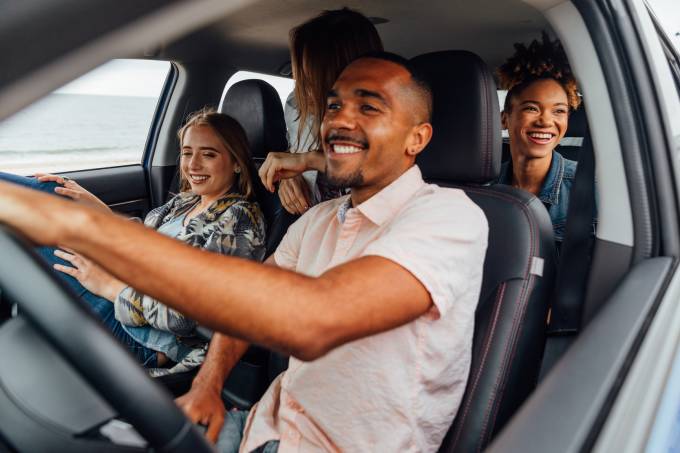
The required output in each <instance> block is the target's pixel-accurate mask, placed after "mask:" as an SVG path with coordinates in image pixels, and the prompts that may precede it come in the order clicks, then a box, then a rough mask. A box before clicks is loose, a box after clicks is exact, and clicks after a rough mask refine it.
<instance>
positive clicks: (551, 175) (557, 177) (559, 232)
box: [498, 151, 597, 247]
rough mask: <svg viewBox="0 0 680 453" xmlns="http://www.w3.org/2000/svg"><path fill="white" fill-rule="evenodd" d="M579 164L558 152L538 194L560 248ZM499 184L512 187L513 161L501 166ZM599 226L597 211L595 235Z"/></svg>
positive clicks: (593, 223)
mask: <svg viewBox="0 0 680 453" xmlns="http://www.w3.org/2000/svg"><path fill="white" fill-rule="evenodd" d="M576 166H577V163H576V162H575V161H573V160H569V159H565V158H564V157H562V155H561V154H560V153H558V152H556V151H553V153H552V160H551V162H550V169H549V170H548V174H547V175H546V177H545V181H543V186H542V187H541V191H540V192H539V194H538V198H539V200H541V201H542V202H543V205H544V206H545V207H546V209H547V210H548V214H550V221H551V222H552V225H553V232H554V233H555V242H556V243H557V244H558V247H559V246H560V245H561V244H562V241H563V240H564V230H565V226H566V224H567V209H568V207H569V198H570V197H569V196H570V194H571V187H572V186H573V184H574V177H575V176H576ZM498 183H500V184H507V185H512V161H509V162H505V163H504V164H503V165H502V166H501V173H500V176H499V178H498ZM596 226H597V211H596V212H595V213H593V222H592V229H593V234H594V233H595V227H596Z"/></svg>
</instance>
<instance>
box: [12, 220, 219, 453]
mask: <svg viewBox="0 0 680 453" xmlns="http://www.w3.org/2000/svg"><path fill="white" fill-rule="evenodd" d="M0 250H2V258H0V288H2V290H3V292H4V294H5V295H6V296H7V298H8V299H9V300H12V301H14V302H15V303H16V304H17V305H18V307H19V309H20V312H21V314H22V316H23V317H25V319H26V320H27V322H28V323H29V324H31V326H32V327H34V328H35V331H36V332H38V333H39V334H40V335H41V336H43V337H44V338H45V340H47V341H48V342H49V343H50V344H51V345H52V346H53V347H54V349H55V350H56V351H58V353H59V355H60V356H61V357H62V358H63V359H65V360H66V362H67V363H68V364H70V366H71V367H72V368H73V369H74V370H75V371H76V373H77V374H79V375H80V376H81V377H82V378H83V379H84V380H85V381H86V382H87V383H88V384H89V385H90V386H91V387H92V388H93V389H94V390H95V391H96V392H97V393H98V394H99V396H101V397H102V398H103V399H104V400H105V401H106V402H107V403H108V404H109V405H110V406H111V407H112V408H113V409H115V410H116V411H117V412H118V414H119V415H120V416H121V417H123V418H124V419H125V420H127V421H128V422H130V423H131V424H132V425H133V426H134V427H135V429H136V430H137V432H138V433H139V434H141V435H142V436H143V437H144V438H145V439H146V441H147V442H148V443H149V447H151V448H153V449H154V450H158V451H163V452H184V451H192V452H211V451H213V449H212V447H211V446H210V444H209V443H208V442H207V440H206V439H205V437H204V436H203V435H202V434H201V433H200V432H199V431H198V430H197V429H196V428H195V427H194V425H193V424H192V423H191V421H190V420H189V419H187V418H186V417H185V416H184V414H183V413H182V411H181V410H180V409H179V408H178V407H177V406H176V405H175V403H174V402H173V401H172V400H171V399H170V397H169V395H168V394H167V392H166V391H165V390H164V389H163V388H162V387H161V386H160V385H158V384H157V383H155V382H153V381H152V380H151V379H150V378H149V377H148V376H147V375H146V373H145V372H144V370H143V369H142V368H141V367H140V366H139V365H138V364H137V363H136V362H135V361H134V359H133V358H132V357H131V356H130V355H129V354H128V353H127V351H125V349H124V348H123V347H122V346H121V345H120V344H118V342H117V341H116V340H115V339H114V338H113V336H112V335H110V334H108V332H106V330H105V328H104V327H103V326H101V325H100V324H99V323H98V322H97V321H96V319H95V318H94V317H93V315H92V314H90V313H89V312H88V310H87V307H86V306H85V305H84V304H83V303H82V302H81V301H79V300H77V299H76V298H75V297H74V296H73V295H72V294H71V293H70V292H69V291H68V289H67V288H66V285H65V284H64V283H63V282H61V281H60V280H59V278H58V277H57V276H56V275H54V273H53V272H52V271H51V270H50V269H49V267H48V266H47V264H46V263H45V262H43V261H42V260H41V259H40V258H39V257H38V256H37V255H36V254H35V253H34V252H33V251H32V249H31V247H30V246H29V245H28V244H27V243H26V242H25V241H22V240H21V239H20V238H18V237H17V236H16V235H15V234H13V233H12V232H11V231H10V230H9V229H7V228H6V227H2V226H0Z"/></svg>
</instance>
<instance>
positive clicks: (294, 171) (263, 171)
mask: <svg viewBox="0 0 680 453" xmlns="http://www.w3.org/2000/svg"><path fill="white" fill-rule="evenodd" d="M325 167H326V162H325V159H324V156H323V152H321V151H310V152H308V153H280V152H270V153H269V154H267V159H265V161H264V163H263V164H262V166H261V167H260V171H259V172H258V174H259V175H260V179H261V180H262V184H264V186H265V187H266V188H267V190H269V191H270V192H274V190H275V187H274V184H275V183H276V182H278V181H281V180H283V179H288V178H292V177H293V176H297V175H299V174H300V173H302V172H304V171H306V170H317V171H321V172H323V171H324V170H325Z"/></svg>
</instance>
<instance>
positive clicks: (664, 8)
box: [647, 0, 680, 52]
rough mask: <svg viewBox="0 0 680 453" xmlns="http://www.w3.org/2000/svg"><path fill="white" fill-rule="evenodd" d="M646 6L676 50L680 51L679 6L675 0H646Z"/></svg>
mask: <svg viewBox="0 0 680 453" xmlns="http://www.w3.org/2000/svg"><path fill="white" fill-rule="evenodd" d="M647 6H648V8H649V9H650V10H651V11H652V13H653V15H654V17H655V19H656V20H657V22H658V23H659V25H660V26H661V28H662V29H663V30H664V32H665V33H666V35H667V36H668V37H669V39H670V43H671V45H672V46H673V47H675V50H676V52H680V6H679V4H678V2H677V0H647Z"/></svg>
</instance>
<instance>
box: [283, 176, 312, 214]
mask: <svg viewBox="0 0 680 453" xmlns="http://www.w3.org/2000/svg"><path fill="white" fill-rule="evenodd" d="M279 198H280V199H281V205H282V206H283V207H284V209H285V210H286V211H288V212H290V213H291V214H304V213H305V212H306V211H307V210H308V209H309V206H310V205H311V201H310V200H311V196H310V193H309V186H308V185H307V181H305V178H303V177H302V175H298V176H295V177H293V178H290V179H284V180H283V181H281V183H280V184H279Z"/></svg>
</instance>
